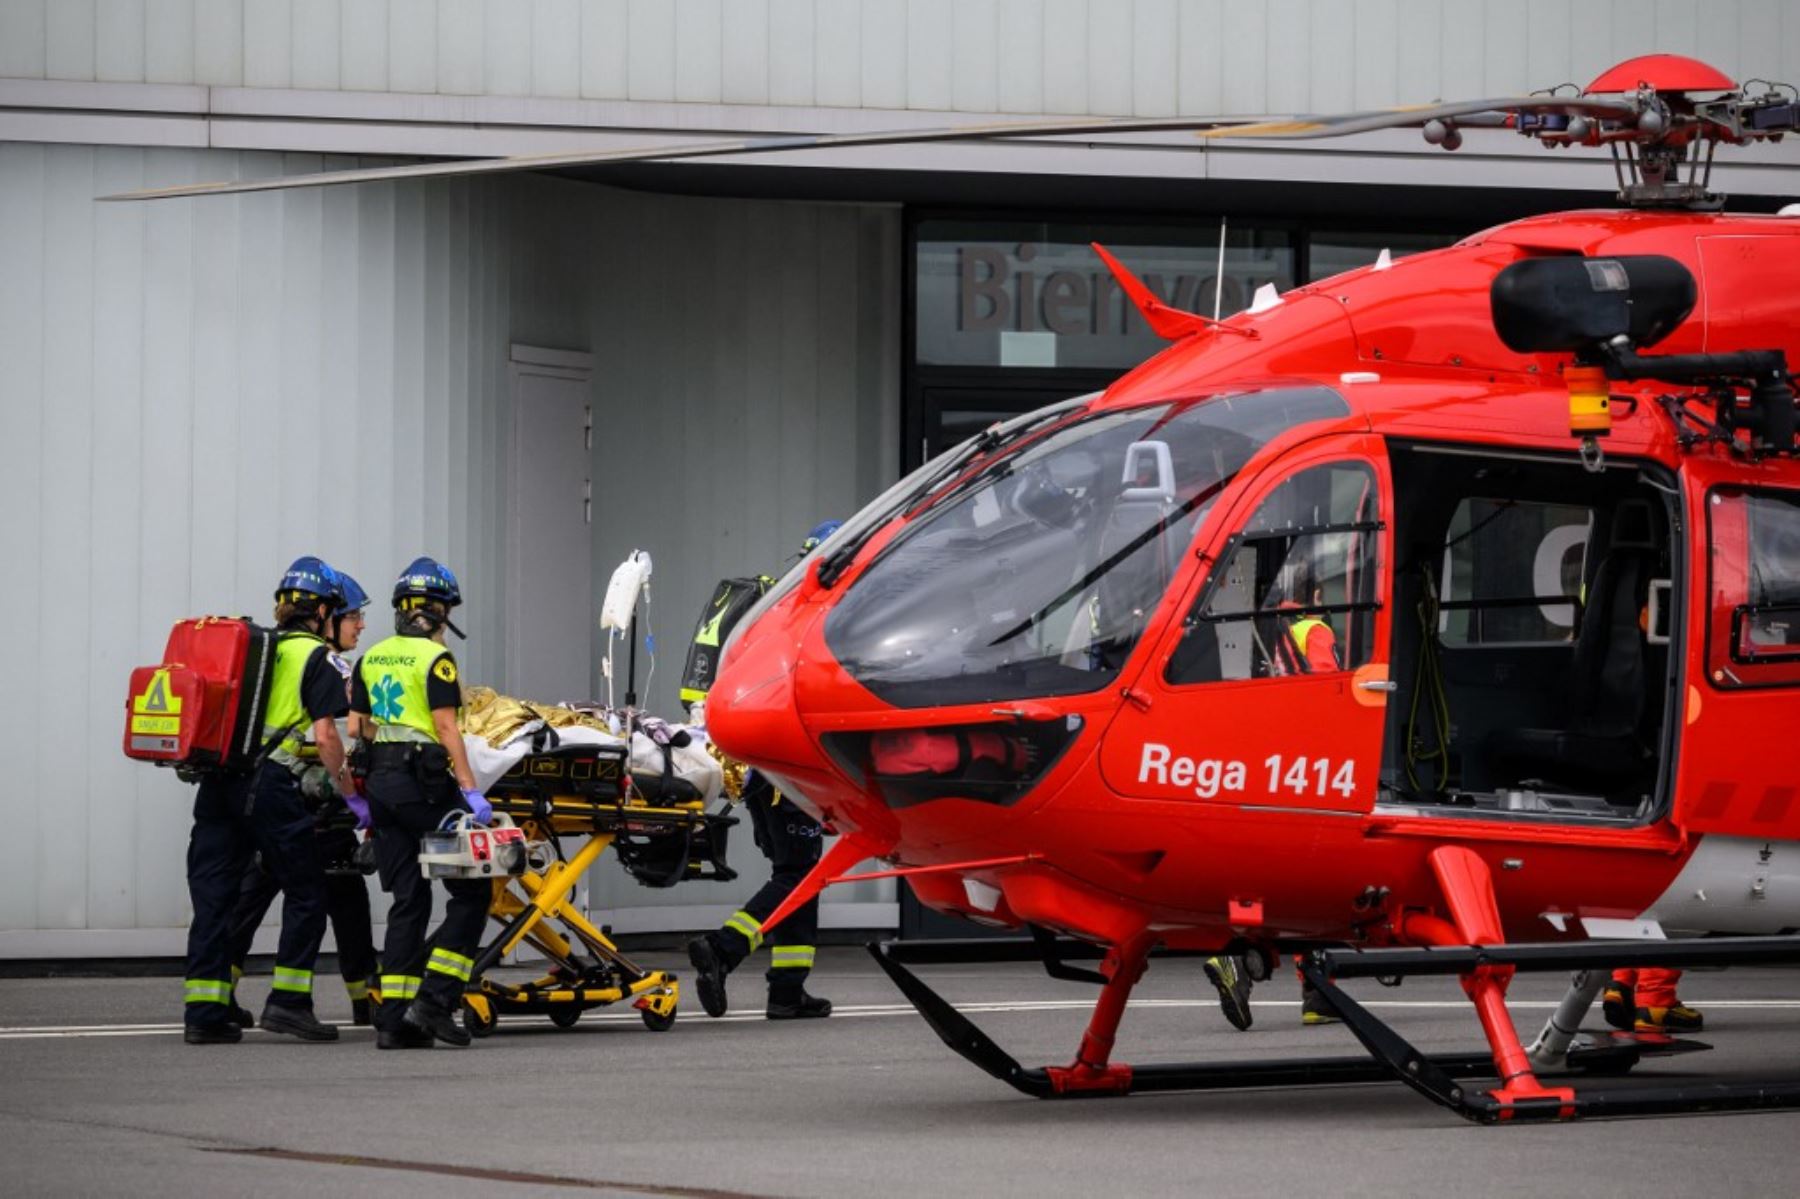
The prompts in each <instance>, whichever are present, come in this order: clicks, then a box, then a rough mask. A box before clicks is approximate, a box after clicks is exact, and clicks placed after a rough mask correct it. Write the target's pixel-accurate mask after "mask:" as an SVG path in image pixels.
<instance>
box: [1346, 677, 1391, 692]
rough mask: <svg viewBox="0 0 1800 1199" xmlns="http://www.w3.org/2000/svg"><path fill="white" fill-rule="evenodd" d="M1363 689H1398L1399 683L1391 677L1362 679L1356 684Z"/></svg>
mask: <svg viewBox="0 0 1800 1199" xmlns="http://www.w3.org/2000/svg"><path fill="white" fill-rule="evenodd" d="M1357 686H1358V687H1360V688H1362V689H1363V690H1364V691H1398V690H1400V684H1398V683H1396V682H1394V681H1393V680H1392V679H1364V680H1363V681H1362V682H1360V683H1358V684H1357Z"/></svg>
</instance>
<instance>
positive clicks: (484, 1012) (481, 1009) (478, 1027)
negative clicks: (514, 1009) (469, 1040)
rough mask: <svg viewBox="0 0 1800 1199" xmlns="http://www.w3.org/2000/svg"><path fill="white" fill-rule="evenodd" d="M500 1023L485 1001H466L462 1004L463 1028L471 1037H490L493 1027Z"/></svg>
mask: <svg viewBox="0 0 1800 1199" xmlns="http://www.w3.org/2000/svg"><path fill="white" fill-rule="evenodd" d="M499 1023H500V1017H499V1016H497V1015H496V1014H495V1013H494V1009H493V1008H492V1007H490V1006H489V1005H488V1002H487V1000H485V999H482V1000H477V1001H467V1000H465V1001H464V1003H463V1027H464V1028H466V1029H468V1030H469V1035H470V1036H471V1037H491V1036H493V1035H494V1026H495V1025H497V1024H499Z"/></svg>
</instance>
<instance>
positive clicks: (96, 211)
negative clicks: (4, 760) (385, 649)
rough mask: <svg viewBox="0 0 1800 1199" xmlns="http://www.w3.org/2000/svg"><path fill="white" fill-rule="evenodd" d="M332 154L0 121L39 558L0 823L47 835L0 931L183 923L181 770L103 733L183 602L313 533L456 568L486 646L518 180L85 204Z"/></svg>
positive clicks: (4, 877) (473, 659)
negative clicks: (22, 136) (143, 759)
mask: <svg viewBox="0 0 1800 1199" xmlns="http://www.w3.org/2000/svg"><path fill="white" fill-rule="evenodd" d="M321 165H324V166H344V165H350V160H344V159H325V160H323V161H321V160H319V159H317V158H315V157H310V156H305V155H295V156H293V157H292V158H290V159H287V160H285V161H284V160H282V159H280V158H278V157H276V156H272V155H251V154H241V155H240V154H232V153H226V152H219V151H192V150H142V149H134V148H95V147H86V146H54V145H53V146H30V145H0V272H3V273H4V276H5V277H6V279H7V281H8V286H7V287H6V288H5V289H0V439H3V440H4V443H5V444H6V445H7V446H8V448H9V451H11V458H10V460H9V465H8V469H7V470H6V471H4V472H0V503H4V504H5V509H6V511H7V513H8V521H7V522H6V523H5V524H4V526H0V528H3V529H4V532H3V533H0V536H3V537H4V541H3V542H0V549H3V551H4V553H6V554H7V555H8V558H9V560H12V561H15V562H19V563H29V564H30V565H29V566H27V567H22V568H21V569H22V570H23V571H24V573H25V574H26V575H27V576H28V577H30V578H32V579H34V580H36V582H35V584H34V585H32V586H29V587H25V588H12V589H8V590H7V593H6V595H5V598H4V600H0V605H3V607H4V619H5V621H6V623H7V626H8V627H12V628H28V629H30V630H32V632H33V635H32V636H30V637H26V638H21V639H18V644H17V645H16V646H15V652H14V654H13V657H12V661H14V662H15V663H16V664H17V666H18V670H19V674H20V677H19V678H18V679H17V682H16V685H15V686H14V687H10V688H7V689H5V691H4V694H0V719H4V720H5V721H6V727H8V729H9V730H11V732H10V733H9V735H16V738H17V741H18V743H19V744H18V747H17V748H18V750H19V752H18V753H17V754H15V755H14V757H13V758H12V759H11V760H10V762H9V773H8V777H9V779H10V780H11V785H9V786H8V787H7V788H5V789H4V790H0V819H3V820H5V821H6V822H7V823H8V826H9V827H17V828H37V829H40V830H41V832H40V833H39V834H38V835H39V837H40V844H39V846H38V852H36V853H35V854H32V853H28V854H25V855H21V856H22V858H23V862H22V863H21V864H22V866H23V869H14V870H9V871H6V872H0V944H3V943H4V933H5V930H21V929H23V930H62V929H90V930H91V929H133V928H138V929H166V930H176V929H179V927H180V926H181V925H182V924H183V922H184V921H185V919H186V914H187V908H186V904H187V897H186V889H185V885H184V882H183V875H182V861H183V852H184V848H183V847H184V845H185V843H186V836H187V823H188V814H189V806H190V804H191V792H190V790H189V788H187V787H186V786H184V785H182V784H180V783H179V782H178V781H177V780H176V779H175V778H174V777H173V776H172V775H171V774H168V773H166V772H161V771H154V770H151V769H148V768H145V767H142V766H139V765H137V764H135V763H131V762H128V761H126V760H125V759H124V758H123V756H122V755H120V754H119V753H118V751H117V748H116V746H117V740H116V738H117V735H118V734H117V730H116V729H115V730H112V731H110V732H109V731H107V730H106V725H107V723H108V721H109V720H111V719H112V718H113V717H114V715H115V714H116V713H117V712H118V710H119V708H120V705H121V703H122V700H123V694H122V692H121V690H120V688H121V687H122V685H123V680H124V679H125V678H126V676H127V674H128V672H129V670H130V668H131V667H132V666H135V665H138V664H141V663H143V662H146V661H151V660H154V658H155V655H156V653H157V652H158V651H159V650H160V648H161V644H162V640H163V638H164V637H165V636H166V635H167V632H168V628H169V626H170V624H171V623H172V622H173V621H174V620H175V619H177V618H179V617H181V616H184V615H190V614H194V613H198V612H205V611H214V612H217V611H227V612H248V613H251V614H253V615H266V612H267V609H268V607H269V594H270V591H271V588H272V586H273V581H274V578H275V577H276V575H277V573H278V572H279V571H280V570H281V568H282V567H284V566H285V565H286V562H287V561H288V560H289V559H291V558H292V557H294V556H295V555H297V554H300V553H304V552H318V553H321V554H323V555H324V556H325V557H327V558H328V559H331V560H333V561H335V562H337V563H338V564H340V565H342V566H344V567H345V568H346V569H348V570H350V571H351V572H352V573H354V574H356V575H357V576H358V577H359V578H360V579H361V580H362V581H363V582H364V584H365V585H367V586H368V587H369V589H370V590H371V591H372V592H375V593H377V594H379V593H380V592H382V591H383V590H384V584H385V583H386V581H387V580H388V579H389V578H391V577H392V576H393V574H394V573H395V572H397V571H398V569H399V567H400V566H401V565H403V564H404V563H405V561H406V560H407V559H409V558H411V557H412V556H413V555H415V554H417V553H419V552H421V551H424V552H432V553H437V554H440V555H443V556H445V557H447V558H449V559H450V560H451V561H452V563H453V565H454V566H455V567H456V568H457V569H458V571H459V572H460V573H461V574H462V575H463V577H465V578H466V579H468V580H469V582H470V593H471V602H470V606H469V610H468V623H467V627H468V628H469V631H470V635H471V639H470V642H469V644H468V646H467V647H463V657H464V660H465V662H466V663H467V665H468V670H469V672H470V674H471V676H472V677H477V678H479V677H482V676H483V675H485V674H488V673H490V672H495V673H497V672H498V670H499V669H500V661H499V654H500V647H501V641H500V637H499V630H500V629H501V628H502V627H503V625H502V620H503V613H502V612H501V610H500V604H499V600H498V596H499V573H500V569H501V566H500V562H501V556H500V553H499V541H498V533H497V527H498V526H497V524H496V520H497V514H496V512H495V509H496V508H497V506H498V496H499V491H498V487H497V478H498V476H497V474H496V469H497V468H496V465H495V462H494V459H493V455H494V454H495V453H496V452H497V451H496V450H494V449H492V448H491V446H492V445H494V444H497V440H498V439H497V438H496V437H495V431H496V430H497V429H498V428H500V423H499V420H498V415H499V411H500V408H501V406H502V404H503V403H504V402H505V400H504V388H503V385H502V377H503V375H502V372H503V370H504V361H505V355H506V347H507V342H508V329H509V325H510V321H509V317H508V312H507V309H508V305H509V304H510V296H509V281H510V266H509V264H508V261H507V256H506V252H505V251H506V248H507V241H508V236H507V227H506V225H505V223H504V221H503V217H504V215H505V214H504V213H503V212H501V211H499V204H500V200H499V199H497V198H496V197H502V196H503V195H504V186H505V185H502V186H501V187H495V186H490V185H480V186H477V185H469V184H454V185H451V186H448V187H445V186H435V187H433V186H424V185H409V186H407V187H405V188H400V189H396V188H395V187H393V186H391V185H390V186H377V187H372V188H368V189H361V190H358V191H351V190H348V189H345V190H341V191H337V192H333V193H329V194H315V195H313V196H312V197H310V198H306V199H302V198H301V197H298V196H286V197H273V196H265V197H252V198H249V199H244V200H233V199H217V200H206V201H200V202H196V203H169V204H158V205H144V206H138V205H99V204H95V203H94V202H93V196H94V195H95V194H96V193H97V192H101V191H117V190H121V189H126V188H132V187H139V186H156V185H159V184H167V183H174V182H176V181H179V180H192V179H195V178H207V177H220V176H230V175H232V174H235V173H240V172H241V173H252V172H256V173H261V172H267V171H271V170H289V171H294V170H311V169H316V168H317V167H319V166H321ZM403 204H404V205H406V206H407V210H406V211H405V213H404V214H403V213H402V212H401V211H400V209H401V206H402V205H403ZM404 272H410V274H408V275H407V276H406V277H405V278H397V276H398V275H401V274H402V273H404ZM434 364H435V365H434ZM440 367H441V369H438V368H440ZM434 371H435V373H434ZM427 379H429V380H430V382H431V389H430V390H427V389H426V387H425V381H426V380H427ZM403 404H404V407H402V405H403ZM397 413H399V414H398V415H397ZM447 424H448V425H452V426H454V428H453V429H451V430H447V431H446V430H445V429H444V426H445V425H447ZM434 428H436V429H437V430H439V431H438V432H437V433H435V434H434V433H433V432H432V431H431V430H433V429H434ZM425 514H429V516H426V515H425ZM452 528H455V529H457V530H458V532H457V534H456V535H455V536H454V537H453V536H451V530H452ZM428 539H429V543H428ZM376 631H378V630H376ZM45 796H54V797H55V802H56V805H57V819H56V820H55V821H45V820H43V819H41V813H37V814H34V810H35V809H37V808H38V806H39V805H40V804H41V803H42V802H43V799H44V797H45ZM171 935H172V934H171ZM175 945H178V938H177V939H176V940H174V941H168V940H166V939H165V942H163V943H162V944H161V951H162V952H169V951H170V948H171V947H172V946H175ZM39 952H44V950H43V949H40V950H39Z"/></svg>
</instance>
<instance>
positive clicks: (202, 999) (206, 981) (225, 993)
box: [183, 978, 231, 1003]
mask: <svg viewBox="0 0 1800 1199" xmlns="http://www.w3.org/2000/svg"><path fill="white" fill-rule="evenodd" d="M183 990H184V991H185V992H186V995H185V999H184V1002H187V1003H230V1002H231V984H230V983H228V982H224V981H222V980H220V979H216V978H190V979H188V980H187V981H186V983H184V984H183Z"/></svg>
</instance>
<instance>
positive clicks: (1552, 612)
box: [1438, 496, 1594, 648]
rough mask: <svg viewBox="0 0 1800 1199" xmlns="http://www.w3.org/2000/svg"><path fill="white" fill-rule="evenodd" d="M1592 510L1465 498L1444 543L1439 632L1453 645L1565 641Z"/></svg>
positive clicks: (1575, 610)
mask: <svg viewBox="0 0 1800 1199" xmlns="http://www.w3.org/2000/svg"><path fill="white" fill-rule="evenodd" d="M1593 527H1594V513H1593V509H1591V508H1587V507H1583V506H1580V505H1575V504H1541V503H1532V502H1529V501H1525V500H1514V499H1484V498H1480V497H1473V496H1472V497H1470V498H1468V499H1465V500H1463V501H1462V502H1461V503H1460V504H1458V505H1457V507H1456V513H1455V515H1454V516H1452V517H1451V520H1450V529H1449V537H1448V544H1446V545H1445V547H1444V564H1443V572H1444V573H1443V581H1442V583H1441V584H1440V602H1439V604H1438V637H1439V640H1440V641H1441V642H1442V643H1443V644H1444V645H1445V646H1448V647H1451V648H1463V647H1476V646H1521V645H1555V644H1566V643H1568V642H1570V641H1573V640H1574V637H1575V630H1576V629H1577V628H1578V627H1579V625H1580V620H1581V599H1582V596H1581V591H1582V579H1583V578H1584V577H1586V570H1587V548H1588V543H1589V541H1590V540H1591V538H1592V534H1593Z"/></svg>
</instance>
